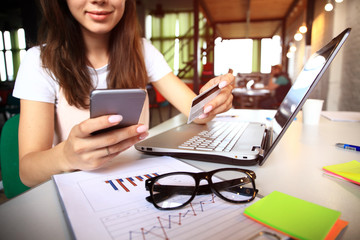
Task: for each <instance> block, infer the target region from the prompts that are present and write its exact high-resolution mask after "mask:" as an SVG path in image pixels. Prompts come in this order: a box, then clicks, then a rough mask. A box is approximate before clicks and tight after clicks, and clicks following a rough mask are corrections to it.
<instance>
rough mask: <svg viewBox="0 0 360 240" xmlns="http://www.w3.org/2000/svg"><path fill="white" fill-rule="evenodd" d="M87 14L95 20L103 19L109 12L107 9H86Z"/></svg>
mask: <svg viewBox="0 0 360 240" xmlns="http://www.w3.org/2000/svg"><path fill="white" fill-rule="evenodd" d="M87 14H88V15H89V16H90V17H91V18H92V19H93V20H95V21H103V20H105V19H106V18H107V17H108V16H110V14H111V12H108V11H88V12H87Z"/></svg>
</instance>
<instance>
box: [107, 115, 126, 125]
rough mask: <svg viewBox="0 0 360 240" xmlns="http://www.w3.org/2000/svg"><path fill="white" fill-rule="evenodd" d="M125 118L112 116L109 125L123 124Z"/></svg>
mask: <svg viewBox="0 0 360 240" xmlns="http://www.w3.org/2000/svg"><path fill="white" fill-rule="evenodd" d="M122 119H123V117H122V116H121V115H112V116H110V117H109V118H108V121H109V123H118V122H121V120H122Z"/></svg>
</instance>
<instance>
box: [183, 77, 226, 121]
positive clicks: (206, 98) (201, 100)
mask: <svg viewBox="0 0 360 240" xmlns="http://www.w3.org/2000/svg"><path fill="white" fill-rule="evenodd" d="M220 91H221V89H220V88H219V84H216V85H214V86H212V87H211V88H209V89H208V90H206V91H205V92H203V93H201V94H199V95H198V96H196V97H195V98H194V99H193V101H192V104H191V109H190V114H189V118H188V121H187V123H188V124H189V123H191V122H192V121H194V119H196V118H197V117H199V116H200V115H201V114H203V113H204V106H205V105H206V104H207V103H208V102H210V101H211V100H213V99H214V98H215V97H216V96H217V95H219V93H220Z"/></svg>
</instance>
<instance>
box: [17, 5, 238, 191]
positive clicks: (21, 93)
mask: <svg viewBox="0 0 360 240" xmlns="http://www.w3.org/2000/svg"><path fill="white" fill-rule="evenodd" d="M41 6H42V10H43V22H42V28H41V29H40V30H39V32H40V35H39V36H40V38H39V40H40V41H39V46H38V47H34V48H31V49H29V51H28V52H27V55H26V57H25V59H24V60H23V61H22V63H21V66H20V69H19V72H18V77H17V79H16V84H15V89H14V96H15V97H18V98H20V99H21V113H20V123H19V158H20V177H21V180H22V181H23V183H24V184H26V185H28V186H35V185H37V184H39V183H41V182H44V181H46V180H48V179H49V178H50V177H51V176H52V175H53V174H58V173H62V172H69V171H74V170H93V169H97V168H100V167H101V166H103V165H104V164H105V163H106V162H108V161H109V160H111V159H112V158H114V157H115V156H117V155H118V154H119V153H121V152H123V151H125V150H126V149H128V148H129V147H131V146H132V145H134V144H135V143H136V142H138V141H140V140H141V139H144V138H145V137H146V136H147V135H148V133H147V130H148V127H147V124H148V114H149V109H148V100H147V101H146V103H145V104H144V109H143V112H142V116H141V118H140V124H138V125H134V126H130V127H127V128H123V129H119V130H114V131H111V132H107V133H103V134H99V135H95V136H93V135H91V133H92V132H94V131H97V130H100V129H104V128H108V127H110V126H113V125H116V124H118V123H119V122H120V121H121V120H122V116H120V115H110V116H102V117H98V118H92V119H90V118H89V115H90V114H89V95H90V92H91V91H92V90H94V89H101V88H142V89H145V87H146V84H147V83H148V82H151V83H152V84H153V86H154V87H155V88H156V89H157V90H158V91H159V92H160V93H161V94H162V95H163V96H164V97H165V98H166V99H167V100H168V101H169V102H170V103H171V104H172V105H173V106H175V107H176V108H177V109H178V110H179V111H180V112H182V113H184V114H185V115H188V114H189V109H190V105H191V101H192V99H193V98H194V97H195V94H194V93H193V92H192V91H191V90H190V89H189V88H188V87H187V86H186V85H185V84H184V83H183V82H182V81H181V80H180V79H178V78H177V77H176V76H175V75H174V74H173V73H172V72H171V69H170V68H169V66H168V65H167V64H166V62H165V60H164V58H163V56H162V55H161V54H160V53H159V52H158V51H157V50H156V49H155V48H154V47H153V46H152V45H151V44H150V43H149V42H148V41H146V40H144V39H141V38H140V35H139V33H138V26H137V22H136V9H135V8H136V3H135V0H67V1H64V0H41ZM233 80H234V77H233V76H232V75H231V74H226V75H223V76H220V77H217V78H214V79H212V80H210V81H209V82H208V83H207V84H206V85H205V86H204V87H203V88H202V89H201V90H200V91H204V90H206V89H207V88H209V87H211V86H212V85H213V84H216V83H220V84H219V86H220V87H221V88H222V91H221V93H220V94H219V96H217V97H216V98H215V99H214V100H213V101H211V102H210V103H209V104H207V105H206V106H205V108H204V114H203V115H202V116H201V117H200V119H197V121H196V122H197V123H205V122H207V121H209V120H211V119H212V118H213V117H214V116H215V115H216V114H218V113H220V112H224V111H227V110H228V109H229V108H230V107H231V103H232V95H231V90H232V86H231V83H232V82H233Z"/></svg>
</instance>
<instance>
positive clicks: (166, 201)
mask: <svg viewBox="0 0 360 240" xmlns="http://www.w3.org/2000/svg"><path fill="white" fill-rule="evenodd" d="M255 178H256V175H255V173H254V172H253V171H251V170H245V169H240V168H221V169H217V170H213V171H210V172H199V173H191V172H172V173H166V174H163V175H159V176H156V177H152V178H149V179H147V180H146V181H145V188H146V190H147V191H149V192H150V196H148V197H146V200H147V201H149V202H151V203H153V204H154V206H155V207H156V208H158V209H161V210H173V209H177V208H181V207H183V206H185V205H187V204H189V203H190V202H191V201H192V200H193V199H194V198H195V196H196V195H197V194H198V195H202V194H210V193H214V194H215V195H216V196H218V197H219V198H221V199H223V200H225V201H228V202H232V203H247V202H250V201H252V200H253V199H254V198H255V196H256V194H257V192H258V190H257V189H256V187H255ZM202 179H204V180H207V182H208V184H205V185H200V181H201V180H202Z"/></svg>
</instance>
